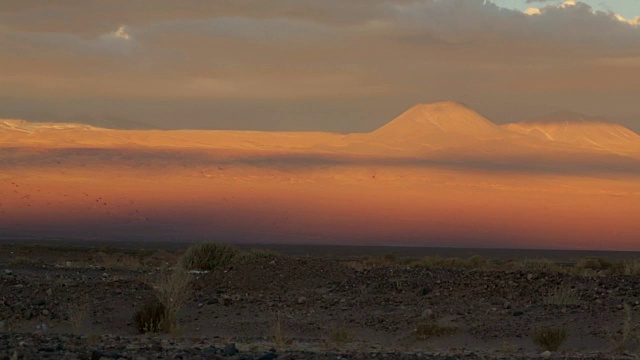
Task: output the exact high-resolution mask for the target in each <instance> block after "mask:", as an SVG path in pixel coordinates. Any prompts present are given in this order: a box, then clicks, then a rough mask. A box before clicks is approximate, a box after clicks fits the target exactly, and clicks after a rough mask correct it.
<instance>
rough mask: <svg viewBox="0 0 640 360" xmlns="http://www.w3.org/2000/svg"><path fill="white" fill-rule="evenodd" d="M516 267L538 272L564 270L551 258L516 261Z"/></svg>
mask: <svg viewBox="0 0 640 360" xmlns="http://www.w3.org/2000/svg"><path fill="white" fill-rule="evenodd" d="M514 267H515V268H516V269H518V270H524V271H538V272H547V273H551V272H562V268H560V266H559V265H558V264H556V263H555V262H554V261H553V260H549V259H524V260H520V261H516V262H515V263H514Z"/></svg>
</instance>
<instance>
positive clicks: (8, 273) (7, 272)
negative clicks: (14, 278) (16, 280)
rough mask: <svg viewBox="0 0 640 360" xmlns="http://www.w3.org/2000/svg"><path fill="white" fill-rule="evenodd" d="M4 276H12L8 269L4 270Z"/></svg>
mask: <svg viewBox="0 0 640 360" xmlns="http://www.w3.org/2000/svg"><path fill="white" fill-rule="evenodd" d="M4 274H5V275H13V272H12V271H11V270H9V269H4Z"/></svg>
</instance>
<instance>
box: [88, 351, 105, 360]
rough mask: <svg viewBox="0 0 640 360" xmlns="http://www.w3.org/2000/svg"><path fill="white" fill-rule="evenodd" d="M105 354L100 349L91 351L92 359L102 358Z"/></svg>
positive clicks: (98, 359)
mask: <svg viewBox="0 0 640 360" xmlns="http://www.w3.org/2000/svg"><path fill="white" fill-rule="evenodd" d="M103 356H104V355H103V354H102V352H100V351H98V350H93V352H91V360H100V358H102V357H103Z"/></svg>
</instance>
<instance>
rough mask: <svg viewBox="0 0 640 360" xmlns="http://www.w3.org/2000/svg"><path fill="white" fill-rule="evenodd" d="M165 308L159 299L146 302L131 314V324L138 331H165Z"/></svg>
mask: <svg viewBox="0 0 640 360" xmlns="http://www.w3.org/2000/svg"><path fill="white" fill-rule="evenodd" d="M166 315H167V309H166V307H165V306H164V304H163V303H162V302H160V301H159V300H154V301H149V302H146V303H145V304H144V305H143V306H142V308H141V309H138V310H137V311H136V312H135V313H134V314H133V324H134V326H135V328H136V330H138V331H139V332H140V333H142V334H144V333H150V332H151V333H156V332H161V331H165V332H166V331H167V321H166Z"/></svg>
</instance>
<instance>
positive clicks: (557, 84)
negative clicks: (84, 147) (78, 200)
mask: <svg viewBox="0 0 640 360" xmlns="http://www.w3.org/2000/svg"><path fill="white" fill-rule="evenodd" d="M638 16H640V0H615V1H602V0H594V1H573V0H569V1H564V2H563V1H540V0H494V1H488V0H441V1H438V0H394V1H391V0H350V1H345V0H323V1H316V0H313V1H311V0H272V1H263V0H244V1H238V0H217V1H215V2H214V1H208V0H184V1H181V2H174V1H168V0H139V1H135V2H133V1H129V0H113V1H100V0H85V1H80V2H79V1H73V0H58V1H55V2H45V1H35V0H19V1H9V0H0V69H2V71H1V72H0V118H21V119H28V120H34V121H73V122H85V123H94V124H103V125H105V126H110V127H122V128H128V127H147V126H148V127H157V128H165V129H183V128H192V129H241V130H242V129H256V130H304V131H310V130H319V131H337V132H360V131H370V130H373V129H375V128H377V127H379V126H381V125H383V124H385V123H387V122H388V121H390V120H391V119H392V118H394V117H395V116H397V115H398V114H400V113H401V112H402V111H404V110H405V109H407V108H409V107H410V106H412V105H414V104H416V103H428V102H434V101H438V100H445V99H447V100H455V101H460V102H463V103H465V104H466V105H468V106H470V107H472V108H474V109H476V110H477V111H479V112H480V113H481V114H483V115H484V116H486V117H488V118H489V119H491V120H493V121H495V122H497V123H504V122H511V121H520V120H525V119H530V118H535V117H538V116H542V115H545V114H548V113H551V112H554V111H558V110H563V109H567V110H572V111H576V112H580V113H584V114H588V115H600V116H603V117H605V118H607V119H609V120H611V121H616V122H620V123H622V124H624V125H626V126H628V127H629V128H631V129H633V130H635V131H636V132H640V107H639V106H638V99H640V85H639V84H640V17H638Z"/></svg>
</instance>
